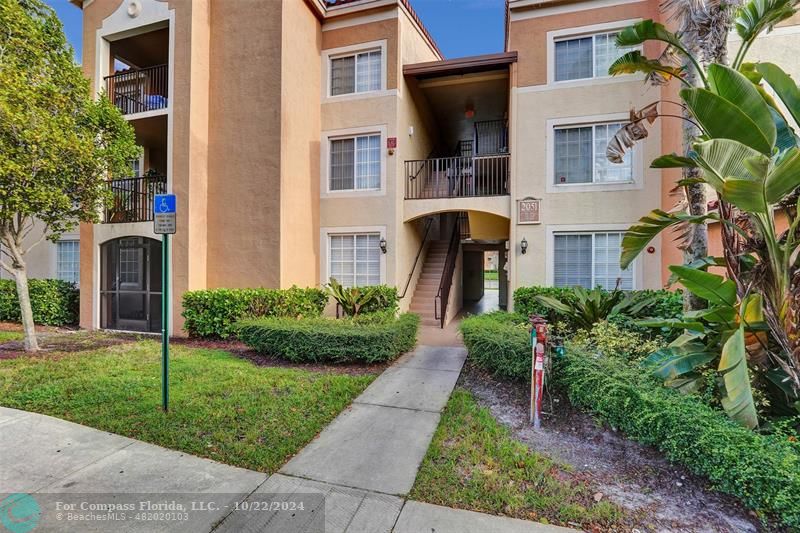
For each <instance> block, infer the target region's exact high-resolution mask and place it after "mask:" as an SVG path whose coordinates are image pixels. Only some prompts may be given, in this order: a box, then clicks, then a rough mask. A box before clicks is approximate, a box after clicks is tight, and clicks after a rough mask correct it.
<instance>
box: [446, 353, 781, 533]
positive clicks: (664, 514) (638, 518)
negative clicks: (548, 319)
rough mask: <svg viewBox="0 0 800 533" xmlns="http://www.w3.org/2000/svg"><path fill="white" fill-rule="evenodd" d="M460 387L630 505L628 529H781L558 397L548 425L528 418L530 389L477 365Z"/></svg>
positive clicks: (535, 446) (521, 435)
mask: <svg viewBox="0 0 800 533" xmlns="http://www.w3.org/2000/svg"><path fill="white" fill-rule="evenodd" d="M459 385H461V386H462V387H464V388H466V389H468V390H469V391H471V392H472V393H473V394H474V395H475V397H476V398H477V400H478V402H479V403H480V404H481V405H483V406H485V407H487V408H489V409H490V411H491V412H492V415H493V416H494V417H495V418H496V419H497V420H498V421H499V422H500V423H502V424H503V425H505V426H506V427H508V428H509V430H510V431H511V432H512V434H513V436H514V438H515V439H517V440H519V441H521V442H524V443H525V444H527V445H528V446H529V447H530V448H531V449H532V450H535V451H538V452H541V453H544V454H547V455H550V456H551V457H553V458H555V459H557V460H560V461H562V462H565V463H567V464H569V465H571V466H572V467H573V468H574V470H573V472H572V475H573V476H574V477H575V478H576V479H579V480H583V481H586V482H588V483H589V484H590V485H591V486H593V487H596V490H597V491H598V494H599V495H600V497H602V498H608V499H609V500H611V501H612V502H614V503H616V504H617V505H619V506H620V507H622V508H624V509H625V510H626V511H627V513H628V515H629V518H628V520H627V521H626V522H628V524H629V527H631V528H635V529H634V531H636V530H638V531H641V532H645V531H658V532H662V531H663V532H667V531H680V532H684V531H686V532H715V533H716V532H736V533H738V532H757V531H782V530H781V529H780V528H778V527H770V526H765V525H763V524H762V523H761V522H760V521H759V520H758V518H757V517H756V516H755V515H754V513H752V512H750V511H749V510H747V509H746V508H745V507H744V506H743V505H742V504H741V503H739V501H738V500H736V499H735V498H733V497H730V496H727V495H725V494H721V493H718V492H715V491H713V490H712V489H711V488H710V487H709V484H708V482H707V481H706V480H705V479H703V478H700V477H697V476H695V475H693V474H691V473H690V472H689V471H688V470H686V469H685V468H684V467H682V466H680V465H676V464H672V463H670V462H669V461H668V460H666V459H665V458H664V457H663V455H661V453H660V452H659V451H658V450H656V449H654V448H651V447H648V446H643V445H641V444H639V443H636V442H633V441H631V440H628V439H626V438H625V437H624V436H623V435H621V434H620V433H619V432H617V431H616V430H615V429H614V428H610V427H608V426H605V425H602V424H600V423H598V422H597V421H596V420H595V419H594V418H592V417H591V416H590V415H588V414H586V413H583V412H581V411H578V410H576V409H574V408H573V407H572V406H571V405H570V404H569V401H568V400H567V399H566V398H565V397H563V396H560V395H558V394H555V395H553V397H552V398H548V397H546V398H545V402H544V403H543V410H544V411H550V413H549V414H545V415H544V416H543V421H542V428H541V429H540V430H534V429H533V427H532V425H531V424H530V423H529V422H528V419H529V404H528V401H529V389H528V385H527V384H525V383H509V382H506V381H501V380H498V379H496V378H495V377H494V376H492V375H491V374H489V373H487V372H485V371H484V370H482V369H480V368H476V367H475V366H473V365H471V364H470V363H469V362H467V364H466V365H465V367H464V371H463V372H462V374H461V378H460V380H459Z"/></svg>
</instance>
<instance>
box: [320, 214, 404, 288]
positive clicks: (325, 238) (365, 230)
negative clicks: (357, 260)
mask: <svg viewBox="0 0 800 533" xmlns="http://www.w3.org/2000/svg"><path fill="white" fill-rule="evenodd" d="M358 234H362V235H365V234H377V235H379V236H380V237H379V238H380V239H385V238H386V226H330V227H324V228H321V229H320V247H319V248H320V250H321V252H322V253H321V254H320V256H321V257H320V269H319V271H320V272H321V273H323V275H322V279H320V283H322V284H323V285H325V284H327V283H328V282H329V281H330V279H331V263H330V256H331V236H332V235H358ZM379 253H380V261H381V264H380V272H381V274H380V284H381V285H384V284H386V283H387V281H386V256H387V255H388V254H385V253H383V252H381V251H380V250H379Z"/></svg>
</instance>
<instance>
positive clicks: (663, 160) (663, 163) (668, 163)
mask: <svg viewBox="0 0 800 533" xmlns="http://www.w3.org/2000/svg"><path fill="white" fill-rule="evenodd" d="M696 166H697V161H695V160H694V159H692V158H691V157H684V156H682V155H678V154H667V155H662V156H661V157H656V158H655V159H653V162H652V163H650V168H695V167H696Z"/></svg>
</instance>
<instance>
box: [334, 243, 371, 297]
mask: <svg viewBox="0 0 800 533" xmlns="http://www.w3.org/2000/svg"><path fill="white" fill-rule="evenodd" d="M329 239H330V242H329V246H328V250H329V253H328V264H329V268H328V270H329V272H330V277H332V278H336V280H337V281H338V282H339V283H341V284H342V285H344V286H345V287H363V286H365V285H380V283H381V249H380V240H381V236H380V234H379V233H354V234H348V235H330V236H329Z"/></svg>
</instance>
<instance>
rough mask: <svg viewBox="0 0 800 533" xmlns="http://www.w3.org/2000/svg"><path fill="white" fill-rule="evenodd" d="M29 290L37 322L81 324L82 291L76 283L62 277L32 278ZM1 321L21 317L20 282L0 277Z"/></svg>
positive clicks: (59, 324) (18, 319)
mask: <svg viewBox="0 0 800 533" xmlns="http://www.w3.org/2000/svg"><path fill="white" fill-rule="evenodd" d="M28 291H29V294H30V298H31V307H32V308H33V321H34V322H36V323H37V324H44V325H46V326H68V325H75V324H77V323H78V312H79V301H80V300H79V294H80V293H79V291H78V289H77V288H76V287H75V284H74V283H69V282H67V281H62V280H60V279H30V280H28ZM0 320H8V321H11V322H19V321H20V320H22V318H21V317H20V310H19V300H18V299H17V285H16V283H15V282H14V281H12V280H8V279H4V280H0Z"/></svg>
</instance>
